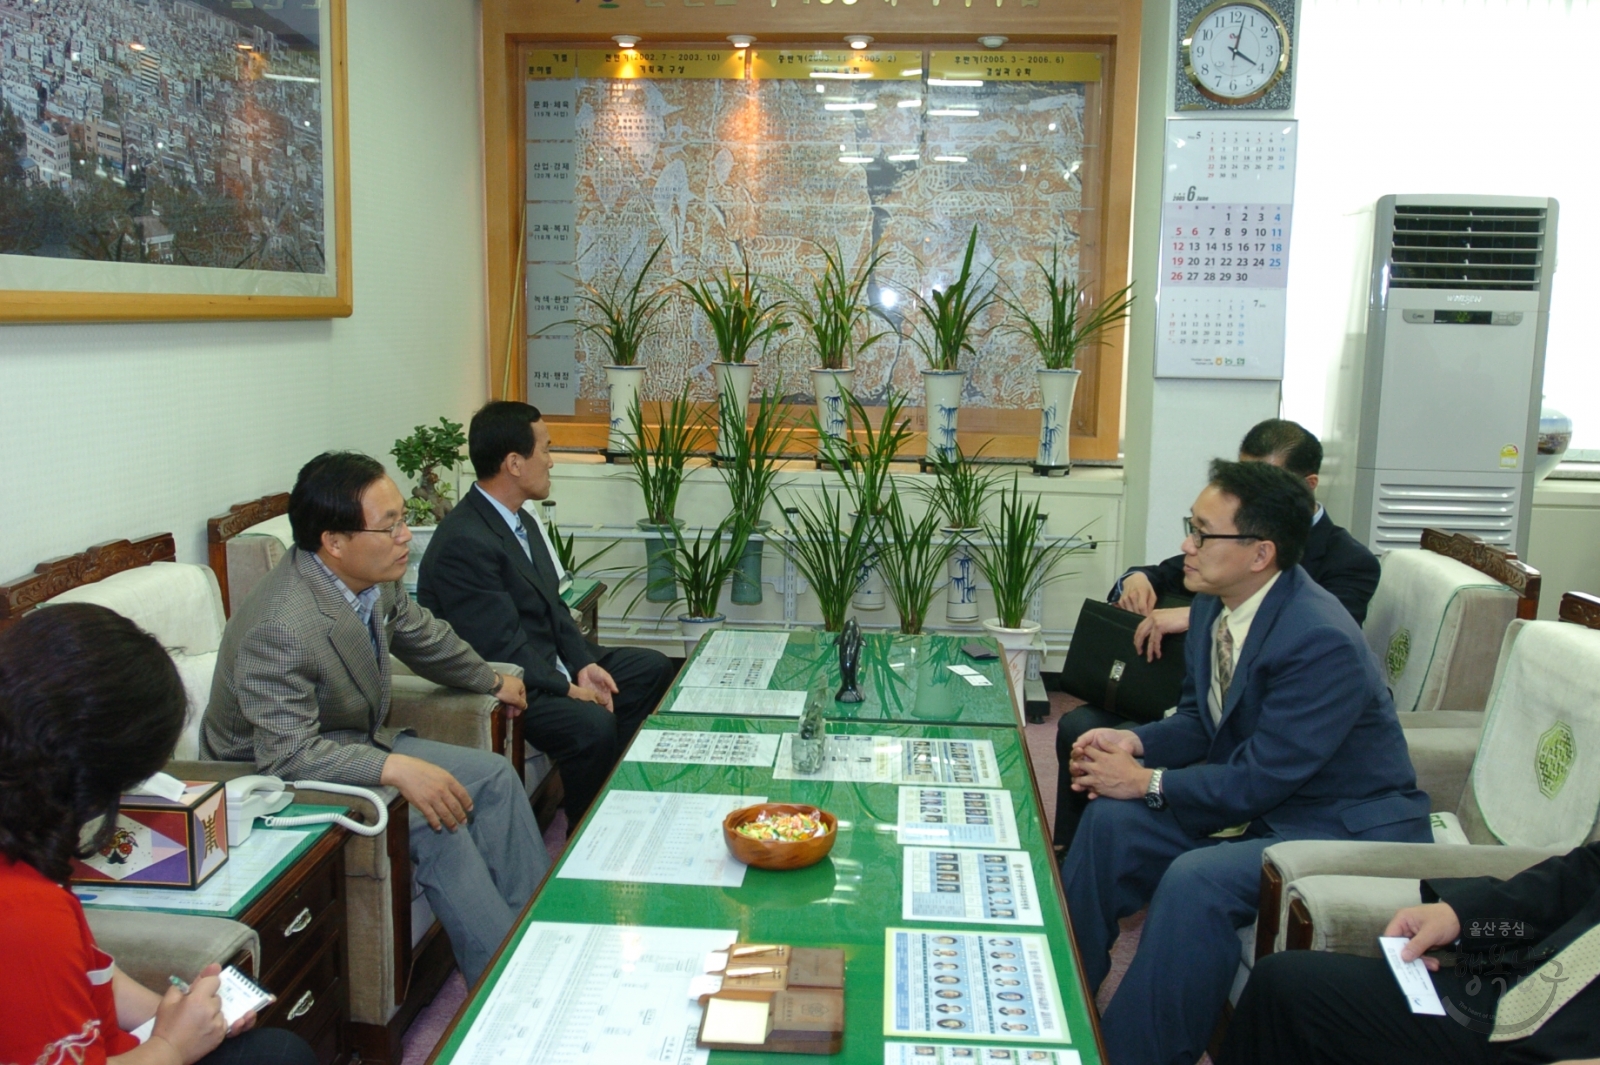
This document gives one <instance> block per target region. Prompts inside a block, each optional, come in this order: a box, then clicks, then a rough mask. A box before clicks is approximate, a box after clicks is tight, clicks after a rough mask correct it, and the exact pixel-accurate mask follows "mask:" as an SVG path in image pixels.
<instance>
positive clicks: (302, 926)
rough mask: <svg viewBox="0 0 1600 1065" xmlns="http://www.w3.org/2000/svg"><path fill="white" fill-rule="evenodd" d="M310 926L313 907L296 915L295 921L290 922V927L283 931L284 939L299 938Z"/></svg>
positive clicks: (308, 907)
mask: <svg viewBox="0 0 1600 1065" xmlns="http://www.w3.org/2000/svg"><path fill="white" fill-rule="evenodd" d="M310 925H311V907H310V906H307V907H306V908H305V909H303V910H301V911H300V912H299V913H297V914H295V915H294V920H292V921H290V922H289V927H288V928H285V929H284V930H283V938H284V939H288V938H289V937H290V936H297V935H299V934H300V933H301V932H304V931H305V930H306V929H307V928H309V927H310Z"/></svg>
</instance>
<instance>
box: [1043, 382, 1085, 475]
mask: <svg viewBox="0 0 1600 1065" xmlns="http://www.w3.org/2000/svg"><path fill="white" fill-rule="evenodd" d="M1038 374H1039V399H1040V403H1039V454H1038V456H1037V457H1036V458H1035V459H1034V462H1033V464H1034V466H1035V468H1036V469H1038V470H1041V471H1043V472H1045V473H1047V474H1050V475H1052V476H1061V475H1063V474H1065V473H1066V472H1067V471H1068V470H1070V469H1072V452H1071V438H1072V399H1073V397H1074V396H1075V395H1077V392H1078V378H1079V377H1081V376H1083V371H1081V370H1047V369H1045V368H1044V367H1040V368H1039V370H1038Z"/></svg>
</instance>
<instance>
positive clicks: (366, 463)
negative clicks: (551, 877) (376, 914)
mask: <svg viewBox="0 0 1600 1065" xmlns="http://www.w3.org/2000/svg"><path fill="white" fill-rule="evenodd" d="M289 524H290V526H291V528H292V529H293V530H294V541H295V546H294V547H293V548H291V549H290V550H289V552H288V553H287V554H285V555H284V557H283V559H282V560H281V561H280V562H279V563H278V565H277V566H275V567H274V568H273V570H272V572H271V573H269V574H268V575H267V576H266V578H265V579H263V580H262V581H261V582H260V583H259V584H258V585H256V587H255V588H254V589H253V590H252V591H251V593H250V595H249V596H248V597H246V599H245V601H244V602H243V603H241V604H239V606H238V608H237V609H236V610H235V612H234V615H233V617H232V618H230V619H229V621H228V626H227V629H226V630H225V631H224V633H223V637H222V647H221V649H220V650H219V652H218V654H217V668H216V673H215V675H214V676H213V679H212V684H211V701H210V704H209V705H208V706H207V707H206V714H205V721H204V724H203V727H202V729H201V740H200V751H201V756H202V757H204V758H219V759H224V760H229V761H252V762H254V763H255V765H256V767H257V768H258V769H259V770H260V771H261V772H263V773H271V774H273V775H275V776H279V777H282V778H284V779H285V780H290V781H295V780H318V781H330V782H333V783H343V784H360V785H366V786H372V785H376V784H387V785H391V786H393V787H395V788H397V789H399V791H400V793H401V794H402V795H404V796H405V798H406V800H407V801H408V802H409V803H410V804H411V825H410V828H411V858H412V861H413V862H414V863H415V864H416V877H417V882H418V884H420V885H421V887H422V889H423V891H424V893H425V894H426V895H427V898H428V905H430V906H431V907H432V908H433V912H434V913H435V914H436V915H437V916H438V918H439V921H440V923H442V924H443V925H444V929H445V932H446V933H448V934H449V936H450V944H451V946H452V947H454V948H455V954H456V961H457V963H458V964H459V965H460V967H461V973H462V975H463V976H464V977H465V978H466V980H467V983H468V984H469V985H471V984H472V983H473V982H474V981H476V980H477V978H478V975H479V974H480V973H481V972H482V971H483V969H484V968H485V966H487V965H488V963H489V960H490V958H492V957H493V955H494V952H495V950H496V949H497V948H498V947H499V946H500V942H501V940H503V939H504V938H505V936H506V934H507V933H508V932H509V931H510V930H511V926H512V924H513V922H514V921H515V918H516V915H517V914H518V913H519V912H520V911H521V909H522V906H523V904H524V903H526V902H527V901H528V899H529V898H530V897H531V896H532V895H533V892H534V889H535V888H537V887H538V886H539V882H540V881H541V880H542V879H543V878H544V875H545V874H546V873H547V872H548V871H549V869H550V856H549V853H548V852H547V851H546V850H545V846H544V841H543V840H542V839H541V838H540V836H539V831H538V826H537V825H536V824H535V823H534V820H533V813H532V811H531V810H530V809H529V807H528V801H527V796H526V794H525V793H524V791H523V788H522V782H521V781H519V780H518V779H517V775H516V773H515V772H514V771H513V770H512V768H511V765H510V763H509V762H507V761H506V759H504V758H503V757H501V756H500V755H498V754H494V753H492V752H489V751H480V750H474V749H472V748H467V747H457V746H454V745H451V744H446V743H435V742H432V741H430V740H423V739H418V738H417V737H416V736H413V735H411V734H410V733H409V732H406V731H405V730H403V729H398V728H394V727H392V726H387V725H385V719H386V718H387V717H388V713H389V696H390V675H391V674H390V665H389V655H390V654H391V653H393V654H394V655H395V656H396V657H397V658H399V659H400V660H401V661H402V662H404V663H405V664H406V665H407V666H409V667H410V668H411V669H412V670H414V671H415V672H416V673H417V674H418V675H419V676H422V677H425V678H427V679H428V680H431V681H433V682H434V683H436V684H443V685H446V686H448V687H453V688H464V689H466V690H468V691H476V692H483V693H485V694H492V695H495V696H496V697H497V698H498V699H499V700H500V701H501V702H502V703H504V704H505V706H506V708H507V712H509V713H518V712H520V711H522V710H523V709H525V708H526V707H527V695H526V693H525V691H524V689H523V684H522V681H521V680H519V679H518V678H516V677H508V676H501V675H499V674H497V673H495V671H494V670H493V669H491V668H490V667H489V665H488V663H486V662H485V661H484V660H483V659H482V658H480V657H479V656H478V654H477V653H476V652H475V651H473V649H472V648H471V647H469V646H467V644H466V643H465V642H464V641H463V640H462V639H461V638H460V637H458V636H457V635H456V634H455V632H454V631H453V630H452V629H451V628H450V626H449V625H448V624H446V623H445V622H443V621H440V620H438V619H437V618H435V617H434V616H433V615H432V614H430V613H428V611H427V610H424V609H423V608H422V607H420V606H417V605H416V604H415V603H413V602H412V601H411V598H410V596H408V595H407V594H406V590H405V587H404V585H403V584H402V583H401V579H402V578H403V577H404V576H405V572H406V564H407V562H408V561H409V558H410V544H411V530H410V529H408V528H406V524H405V499H404V498H403V497H402V496H401V494H400V489H399V488H398V487H397V486H396V485H395V483H394V481H392V480H390V479H389V477H388V475H387V474H386V473H385V472H384V469H383V466H382V464H381V463H379V462H378V461H377V460H376V459H373V458H370V457H368V456H366V455H361V454H357V453H355V452H349V451H343V452H328V453H325V454H322V455H318V456H317V457H316V458H314V459H312V460H311V461H310V462H308V463H306V465H305V466H304V467H303V468H302V469H301V470H300V475H299V477H298V478H297V479H296V481H295V486H294V491H293V492H292V493H290V496H289Z"/></svg>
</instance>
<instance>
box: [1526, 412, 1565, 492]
mask: <svg viewBox="0 0 1600 1065" xmlns="http://www.w3.org/2000/svg"><path fill="white" fill-rule="evenodd" d="M1571 446H1572V419H1571V418H1569V417H1567V416H1566V415H1565V414H1562V413H1561V412H1560V411H1558V410H1556V409H1555V408H1554V407H1544V408H1542V409H1540V411H1539V446H1538V448H1537V454H1536V455H1535V456H1534V461H1533V480H1534V483H1535V484H1537V483H1538V482H1540V481H1542V480H1544V479H1545V478H1546V477H1548V476H1550V475H1551V474H1552V473H1554V472H1555V471H1556V467H1557V466H1559V465H1561V456H1562V455H1565V454H1566V453H1567V448H1569V447H1571Z"/></svg>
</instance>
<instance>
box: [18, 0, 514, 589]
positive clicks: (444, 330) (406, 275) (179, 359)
mask: <svg viewBox="0 0 1600 1065" xmlns="http://www.w3.org/2000/svg"><path fill="white" fill-rule="evenodd" d="M348 21H349V40H350V47H349V60H350V156H351V158H350V179H351V181H350V183H351V199H352V228H353V233H352V240H351V245H352V250H353V253H354V280H355V314H354V316H353V317H351V318H347V319H334V320H332V321H316V322H256V323H239V322H226V323H209V324H202V323H196V324H154V325H144V324H140V325H97V326H76V325H74V326H0V468H3V469H4V471H5V479H6V483H5V489H4V493H3V494H4V499H5V503H4V504H3V506H0V581H3V580H6V579H9V578H11V577H15V576H21V575H22V574H24V573H26V572H27V571H29V570H31V569H32V568H33V566H34V564H35V563H37V562H39V561H42V560H43V559H46V558H50V557H53V556H56V555H61V554H67V553H71V552H75V551H80V550H82V549H83V548H85V547H87V546H89V545H90V544H95V543H99V542H102V541H104V540H110V539H116V538H119V537H137V536H143V535H149V534H151V533H156V532H168V531H170V532H172V533H173V534H174V536H175V537H176V539H177V544H178V557H179V558H180V559H181V560H184V561H194V562H199V561H204V558H205V521H206V519H207V518H208V517H210V516H212V515H214V514H218V513H221V512H223V511H225V510H227V508H228V506H229V505H230V504H233V503H236V502H240V501H243V500H246V499H252V498H254V497H256V496H259V495H262V494H264V493H267V492H274V491H285V490H287V489H288V488H289V487H290V486H291V484H292V483H293V480H294V475H295V472H296V470H298V469H299V467H300V464H301V463H303V462H304V461H305V460H306V459H308V458H310V457H311V456H312V455H314V454H316V453H317V452H319V451H322V450H324V449H327V448H331V447H348V448H358V449H361V450H363V451H367V452H369V453H371V454H374V455H377V456H379V457H380V458H382V459H384V461H386V462H391V463H392V460H391V459H390V458H389V455H388V450H389V448H390V447H391V446H392V445H393V442H394V440H395V438H396V437H398V436H400V435H402V434H404V433H406V432H408V431H409V430H410V429H411V427H412V426H413V425H416V424H417V423H419V422H423V421H429V422H431V421H433V420H434V419H436V418H437V417H438V416H439V415H441V414H444V415H448V416H450V417H451V418H454V419H456V420H460V421H465V419H466V416H467V415H469V414H470V413H471V412H472V410H473V409H474V408H475V407H477V406H478V405H479V404H480V403H481V402H482V400H483V397H484V396H485V395H486V394H487V387H486V381H485V374H486V370H485V344H486V338H485V335H484V334H485V326H484V321H485V306H484V238H483V232H484V223H483V158H482V149H481V145H482V137H481V129H482V120H481V117H480V104H479V85H480V74H479V66H478V62H479V60H478V55H479V32H478V7H477V4H476V3H475V2H474V0H349V4H348Z"/></svg>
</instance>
